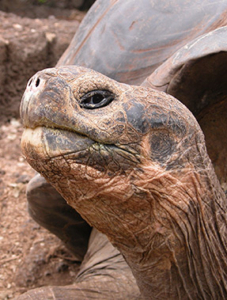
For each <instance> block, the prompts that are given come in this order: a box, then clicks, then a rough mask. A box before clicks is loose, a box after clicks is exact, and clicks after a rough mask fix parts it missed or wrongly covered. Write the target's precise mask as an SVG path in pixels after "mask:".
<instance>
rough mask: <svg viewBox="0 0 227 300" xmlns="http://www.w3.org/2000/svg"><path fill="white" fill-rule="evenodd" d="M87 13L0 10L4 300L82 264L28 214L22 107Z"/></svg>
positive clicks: (0, 275)
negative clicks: (29, 88) (36, 14)
mask: <svg viewBox="0 0 227 300" xmlns="http://www.w3.org/2000/svg"><path fill="white" fill-rule="evenodd" d="M83 16H84V12H79V11H76V10H74V11H73V16H72V15H70V16H69V15H68V18H67V20H65V19H64V20H62V19H61V20H60V19H58V18H57V17H55V16H53V15H52V16H49V17H48V18H45V19H41V18H36V19H29V18H27V17H23V18H22V17H19V16H17V15H15V14H12V13H5V12H1V11H0V300H5V299H12V298H14V297H15V296H17V295H19V294H21V293H23V292H25V291H26V290H28V289H31V288H34V287H38V286H43V285H56V284H57V285H66V284H70V283H72V282H73V280H74V278H75V275H76V272H77V270H78V266H79V264H78V262H77V261H75V259H74V258H73V257H72V256H71V254H70V253H69V252H68V251H67V250H66V249H65V248H64V246H63V245H62V244H61V242H60V241H59V240H58V239H57V238H56V237H54V236H53V235H51V234H49V233H48V232H47V231H46V230H45V229H42V228H41V227H40V226H39V225H37V224H36V223H35V222H34V221H33V220H32V219H31V218H30V217H29V215H28V213H27V205H26V195H25V191H26V185H27V183H28V181H29V180H30V179H31V178H32V177H33V176H34V174H35V172H34V171H33V170H32V169H31V167H30V166H29V165H28V164H27V163H26V161H25V160H24V158H23V156H22V155H21V150H20V138H21V133H22V130H23V129H22V127H21V124H20V121H19V115H18V107H19V102H20V98H21V95H22V93H23V90H24V88H25V86H26V82H27V80H28V79H29V77H30V76H32V75H33V74H34V73H35V72H36V71H38V70H40V69H43V68H46V67H50V66H54V65H55V63H56V61H57V60H58V58H59V57H60V55H61V54H62V52H63V51H64V50H65V48H66V47H67V45H68V43H69V42H70V40H71V38H72V36H73V35H74V32H75V31H76V30H77V28H78V26H79V23H80V21H81V20H82V18H83Z"/></svg>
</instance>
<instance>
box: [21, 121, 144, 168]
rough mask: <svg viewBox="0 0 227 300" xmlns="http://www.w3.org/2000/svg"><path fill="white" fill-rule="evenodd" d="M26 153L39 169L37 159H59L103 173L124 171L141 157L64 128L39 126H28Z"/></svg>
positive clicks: (24, 147)
mask: <svg viewBox="0 0 227 300" xmlns="http://www.w3.org/2000/svg"><path fill="white" fill-rule="evenodd" d="M21 147H22V152H23V154H24V155H25V157H26V158H27V161H28V162H29V163H30V164H31V165H32V167H34V169H37V167H36V165H38V164H36V162H37V161H39V162H41V161H43V162H44V163H45V164H48V163H49V162H50V161H51V164H54V163H55V160H56V161H59V159H62V160H65V161H70V162H72V161H73V163H74V164H77V165H85V166H89V167H92V168H94V169H97V170H99V171H102V172H106V171H110V172H113V173H115V172H118V173H119V172H120V173H121V172H122V171H123V172H124V171H125V170H127V169H131V168H132V167H134V166H136V165H137V164H138V162H139V160H138V158H137V157H136V156H135V155H134V154H132V153H131V152H129V151H127V149H122V148H120V147H118V146H116V145H114V144H102V143H99V142H97V141H94V140H92V139H90V138H89V137H87V136H85V135H82V134H80V133H77V132H75V131H70V130H67V129H63V128H48V127H45V126H39V127H36V128H35V129H31V128H25V130H24V132H23V135H22V140H21ZM37 171H38V172H40V171H39V170H37Z"/></svg>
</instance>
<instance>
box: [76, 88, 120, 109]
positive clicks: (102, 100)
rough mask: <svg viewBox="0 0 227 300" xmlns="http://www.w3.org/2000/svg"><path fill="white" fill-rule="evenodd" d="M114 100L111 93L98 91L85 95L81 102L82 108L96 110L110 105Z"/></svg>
mask: <svg viewBox="0 0 227 300" xmlns="http://www.w3.org/2000/svg"><path fill="white" fill-rule="evenodd" d="M113 99H114V94H113V93H111V92H109V91H102V90H96V91H92V92H89V93H87V94H85V95H84V96H83V97H82V98H81V101H80V107H83V108H88V109H96V108H100V107H103V106H106V105H108V104H109V103H110V102H111V101H112V100H113Z"/></svg>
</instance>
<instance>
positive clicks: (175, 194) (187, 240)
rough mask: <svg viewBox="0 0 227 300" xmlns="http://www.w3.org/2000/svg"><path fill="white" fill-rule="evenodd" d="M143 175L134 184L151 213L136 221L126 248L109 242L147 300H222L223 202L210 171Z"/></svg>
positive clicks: (225, 292) (226, 293)
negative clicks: (138, 188)
mask: <svg viewBox="0 0 227 300" xmlns="http://www.w3.org/2000/svg"><path fill="white" fill-rule="evenodd" d="M143 170H144V171H145V172H144V174H143V176H142V175H141V174H140V176H137V178H140V179H139V180H138V182H136V183H135V184H136V186H137V187H140V189H141V193H142V194H143V195H145V194H146V197H145V198H146V201H147V203H149V205H148V206H149V209H148V211H146V212H145V211H144V215H143V216H141V215H140V220H137V222H136V221H134V224H135V226H134V227H135V228H132V227H131V228H130V230H129V232H131V237H130V238H129V239H128V240H130V242H129V243H128V244H127V246H126V242H124V243H122V240H121V239H119V238H118V237H116V236H115V237H114V238H112V237H111V240H112V241H113V243H114V244H115V246H117V247H118V249H119V250H120V251H121V252H122V254H123V256H124V257H125V259H126V261H127V262H128V264H129V266H130V267H131V269H132V272H133V274H134V276H135V278H136V280H137V282H138V285H139V287H140V290H141V292H142V293H143V294H144V297H145V299H167V298H169V299H200V298H201V297H202V299H225V298H226V297H227V284H226V270H227V263H226V255H227V244H226V239H225V236H226V228H227V219H226V202H225V194H224V192H223V191H222V189H221V187H220V185H219V183H218V181H217V178H216V176H215V174H214V171H213V168H212V166H211V165H210V166H209V168H208V169H206V170H205V171H203V172H198V171H195V170H193V169H188V170H186V169H184V172H172V173H170V172H163V171H162V172H161V171H160V170H158V169H156V171H155V172H154V169H152V168H150V169H149V167H147V168H144V169H143ZM149 173H150V174H149ZM137 193H138V191H137ZM138 195H139V193H138ZM134 197H135V199H136V200H135V199H134V201H135V202H136V201H137V202H138V203H139V202H141V198H139V196H136V193H135V194H134ZM138 206H139V204H138ZM134 216H135V217H136V212H135V213H134ZM139 223H140V225H138V224H139ZM131 225H132V224H129V225H128V226H131ZM132 240H134V245H133V244H132Z"/></svg>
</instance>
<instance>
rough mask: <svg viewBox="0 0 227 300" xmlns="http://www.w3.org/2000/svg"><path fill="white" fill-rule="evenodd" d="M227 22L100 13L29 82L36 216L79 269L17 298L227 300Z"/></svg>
mask: <svg viewBox="0 0 227 300" xmlns="http://www.w3.org/2000/svg"><path fill="white" fill-rule="evenodd" d="M226 10H227V1H215V2H213V1H194V2H192V1H191V2H189V1H180V0H178V1H174V0H172V1H165V0H164V1H145V0H144V1H140V4H138V1H134V0H132V1H125V0H122V1H104V0H103V1H101V0H100V1H96V3H95V4H94V5H93V7H92V8H91V10H90V12H89V13H88V14H87V17H86V18H85V19H84V21H83V22H82V24H81V27H80V29H79V31H78V33H77V34H76V35H75V38H74V39H73V41H72V43H71V45H70V46H69V48H68V50H67V51H66V52H65V54H64V55H63V56H62V58H61V59H60V61H59V63H58V65H57V66H56V68H52V69H46V70H43V71H40V72H38V73H37V74H36V75H34V76H33V77H32V78H31V80H30V81H29V82H28V85H27V88H26V91H25V93H24V96H23V99H22V103H21V118H22V123H23V126H24V128H25V130H24V133H23V137H22V151H23V153H24V155H25V157H26V159H27V161H28V163H29V164H30V165H31V166H32V167H33V168H34V169H35V170H37V171H38V172H39V173H40V174H41V175H39V174H38V175H37V176H36V177H35V178H34V179H33V180H32V181H31V182H30V183H29V186H28V192H27V196H28V203H29V211H30V214H31V216H32V217H33V218H34V219H35V220H36V221H37V222H38V223H40V224H41V225H43V226H44V227H46V228H47V229H49V230H50V231H51V232H53V233H55V234H56V235H57V236H58V237H60V238H61V239H62V241H63V242H64V243H65V244H66V246H67V247H68V248H69V249H70V250H71V251H72V252H73V253H74V254H75V256H77V258H79V259H81V260H82V264H81V269H80V272H79V274H78V276H77V278H76V279H75V284H74V285H72V286H66V287H45V288H39V289H35V290H33V291H30V292H28V293H25V294H24V295H21V296H20V297H19V299H226V298H227V260H226V255H227V241H226V233H227V217H226V211H227V207H226V195H225V189H226V180H227V163H226V145H227V137H226V134H225V130H226V128H227V126H226V119H227V118H226V116H227V113H226V112H227V101H226V90H227V85H226V82H227V81H226V79H227V72H226V70H225V68H226V67H225V66H226V65H225V62H226V61H227V27H225V15H226ZM78 65H79V66H78ZM91 68H92V69H95V71H94V70H92V69H91ZM97 71H98V72H97ZM100 72H101V73H103V74H104V75H103V74H101V73H100ZM106 75H108V76H109V77H111V79H110V78H109V77H107V76H106ZM116 80H118V81H120V82H121V83H120V82H118V81H116ZM132 83H133V84H137V86H136V85H129V84H132ZM139 85H140V86H139ZM173 96H174V97H173ZM199 124H200V125H199ZM200 126H201V127H200ZM201 128H202V130H203V131H202V130H201ZM203 132H204V134H205V138H204V134H203ZM205 140H206V142H205ZM206 146H207V149H208V153H209V155H210V157H211V160H210V158H209V156H208V154H207V150H206ZM44 178H45V179H44ZM49 183H50V184H51V185H50V184H49ZM63 198H64V199H65V200H66V201H67V203H68V204H69V205H68V204H66V202H65V200H64V199H63ZM92 228H93V229H92ZM106 236H107V237H106ZM112 245H113V246H112Z"/></svg>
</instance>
